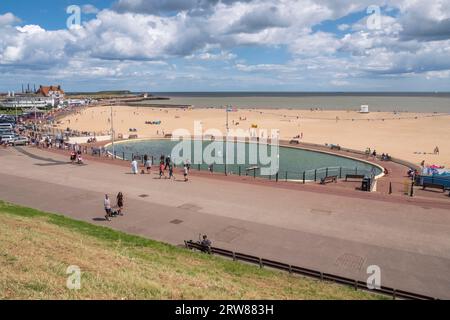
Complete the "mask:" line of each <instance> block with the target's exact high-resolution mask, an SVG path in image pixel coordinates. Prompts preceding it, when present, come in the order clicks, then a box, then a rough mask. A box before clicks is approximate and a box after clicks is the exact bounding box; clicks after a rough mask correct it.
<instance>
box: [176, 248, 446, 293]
mask: <svg viewBox="0 0 450 320" xmlns="http://www.w3.org/2000/svg"><path fill="white" fill-rule="evenodd" d="M184 243H185V246H186V248H187V249H191V250H192V249H195V250H199V251H202V252H208V253H210V254H217V255H220V256H224V257H227V258H231V259H233V261H243V262H247V263H251V264H256V265H259V267H260V268H264V267H268V268H273V269H277V270H282V271H286V272H289V273H290V274H297V275H302V276H306V277H310V278H314V279H318V280H321V281H330V282H334V283H338V284H342V285H347V286H351V287H353V288H354V289H355V290H358V289H360V290H364V291H369V292H373V293H378V294H382V295H388V296H391V297H392V298H394V299H396V298H400V299H410V300H438V299H437V298H434V297H430V296H426V295H422V294H418V293H413V292H408V291H405V290H398V289H394V288H390V287H384V286H382V287H380V288H378V289H369V288H368V287H367V283H366V282H364V281H360V280H355V279H350V278H346V277H341V276H337V275H333V274H330V273H324V272H321V271H317V270H313V269H308V268H302V267H298V266H293V265H290V264H286V263H282V262H277V261H273V260H269V259H264V258H260V257H256V256H252V255H248V254H245V253H240V252H234V251H230V250H225V249H220V248H215V247H205V246H202V245H201V244H199V243H197V242H194V241H192V240H190V241H185V242H184Z"/></svg>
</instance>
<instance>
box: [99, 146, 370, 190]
mask: <svg viewBox="0 0 450 320" xmlns="http://www.w3.org/2000/svg"><path fill="white" fill-rule="evenodd" d="M91 152H92V155H94V156H99V157H102V156H105V157H109V158H113V159H118V160H124V161H131V160H132V159H137V160H138V161H140V162H141V163H142V164H144V162H145V161H144V154H140V153H126V152H120V151H115V152H114V154H112V153H111V152H110V151H108V150H103V151H102V149H101V148H93V149H92V150H91ZM147 156H148V158H149V159H151V160H152V163H153V165H158V164H159V161H160V158H161V156H154V155H150V154H147ZM190 166H191V169H194V170H197V171H209V172H211V173H216V174H224V175H236V176H247V177H253V178H254V179H256V178H261V179H267V180H272V181H276V182H279V181H285V182H288V181H295V182H300V183H303V184H306V183H308V182H320V181H321V180H322V179H324V178H326V177H330V176H334V177H337V178H338V179H345V178H346V176H347V175H363V176H366V177H369V178H372V177H373V176H374V173H373V172H372V171H371V170H368V169H365V168H361V167H354V168H349V167H326V168H319V169H311V170H303V171H287V170H285V171H279V172H278V173H276V174H272V175H263V174H261V168H260V167H259V166H257V165H256V166H252V165H235V164H232V165H230V164H227V165H226V164H212V165H209V164H206V163H202V164H191V165H190Z"/></svg>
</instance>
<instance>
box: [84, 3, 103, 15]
mask: <svg viewBox="0 0 450 320" xmlns="http://www.w3.org/2000/svg"><path fill="white" fill-rule="evenodd" d="M81 12H82V13H84V14H97V13H99V12H100V10H99V9H97V8H96V7H95V6H94V5H92V4H85V5H83V6H82V7H81Z"/></svg>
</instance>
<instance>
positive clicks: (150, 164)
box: [144, 155, 153, 174]
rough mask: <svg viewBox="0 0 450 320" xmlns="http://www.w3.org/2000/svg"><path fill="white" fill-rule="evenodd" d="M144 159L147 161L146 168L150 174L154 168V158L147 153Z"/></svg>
mask: <svg viewBox="0 0 450 320" xmlns="http://www.w3.org/2000/svg"><path fill="white" fill-rule="evenodd" d="M144 161H145V168H146V170H147V174H150V171H151V170H152V165H153V163H152V160H151V158H149V157H148V156H147V155H145V156H144Z"/></svg>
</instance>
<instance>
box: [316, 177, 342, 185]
mask: <svg viewBox="0 0 450 320" xmlns="http://www.w3.org/2000/svg"><path fill="white" fill-rule="evenodd" d="M337 179H338V177H337V176H329V177H325V178H322V179H320V184H327V183H330V182H334V183H337Z"/></svg>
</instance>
